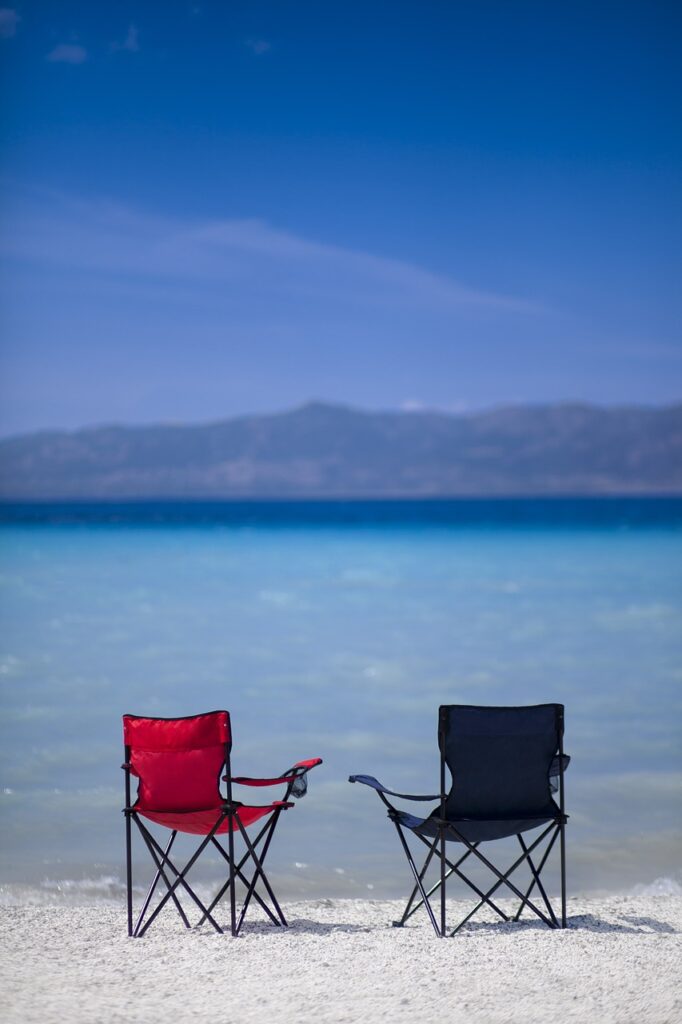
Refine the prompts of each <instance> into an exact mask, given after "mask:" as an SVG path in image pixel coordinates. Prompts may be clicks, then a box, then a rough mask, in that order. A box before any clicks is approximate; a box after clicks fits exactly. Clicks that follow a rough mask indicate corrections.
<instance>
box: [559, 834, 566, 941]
mask: <svg viewBox="0 0 682 1024" xmlns="http://www.w3.org/2000/svg"><path fill="white" fill-rule="evenodd" d="M560 829H561V840H560V842H561V927H562V928H565V927H566V825H565V822H564V821H562V822H561V825H560Z"/></svg>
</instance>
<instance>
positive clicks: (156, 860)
mask: <svg viewBox="0 0 682 1024" xmlns="http://www.w3.org/2000/svg"><path fill="white" fill-rule="evenodd" d="M177 834H178V833H177V831H174V832H171V837H170V839H169V840H168V843H167V845H166V849H165V850H164V851H163V854H162V856H163V859H164V861H165V862H166V863H169V861H168V855H169V854H170V851H171V848H172V846H173V843H174V842H175V837H176V836H177ZM142 838H143V839H144V841H145V843H146V844H147V849H148V850H149V855H150V857H151V858H152V860H153V861H154V863H155V864H156V874H155V875H154V879H153V881H152V884H151V885H150V886H149V890H148V892H147V896H146V898H145V901H144V903H143V905H142V910H141V911H140V913H139V915H138V918H137V922H136V924H135V928H134V931H133V935H137V934H138V932H139V930H140V925H141V924H142V921H143V920H144V915H145V914H146V913H147V908H148V907H149V904H150V902H151V899H152V896H153V895H154V892H155V891H156V886H157V885H158V882H159V879H160V878H163V880H164V882H165V883H166V889H170V887H171V884H170V882H169V881H168V879H167V878H166V874H165V872H164V870H163V866H162V862H161V861H160V860H159V858H158V857H157V855H156V851H155V850H154V847H153V846H152V844H151V843H150V842H149V841H148V840H147V837H146V836H145V835H144V833H143V834H142ZM171 898H172V900H173V903H174V904H175V909H176V910H177V912H178V914H179V915H180V917H181V918H182V921H183V924H184V926H185V928H189V927H190V924H189V921H188V920H187V915H186V914H185V911H184V910H183V909H182V904H181V903H180V900H179V899H178V897H177V896H176V895H175V893H173V895H172V897H171Z"/></svg>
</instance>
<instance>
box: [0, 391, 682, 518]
mask: <svg viewBox="0 0 682 1024" xmlns="http://www.w3.org/2000/svg"><path fill="white" fill-rule="evenodd" d="M662 493H668V494H674V493H677V494H679V493H682V405H675V406H669V407H666V408H639V407H631V408H599V407H594V406H589V405H582V404H562V405H545V406H529V407H508V408H501V409H496V410H491V411H487V412H479V413H475V414H468V415H448V414H444V413H437V412H409V413H408V412H363V411H359V410H356V409H350V408H346V407H342V406H336V405H326V404H323V403H311V404H309V405H305V406H303V407H301V408H299V409H294V410H292V411H290V412H285V413H279V414H276V415H268V416H243V417H239V418H236V419H230V420H225V421H223V422H219V423H209V424H204V425H201V426H165V425H161V426H143V427H125V426H103V427H94V428H88V429H85V430H77V431H74V432H62V431H58V432H57V431H55V432H52V431H50V432H41V433H36V434H28V435H24V436H21V437H12V438H7V439H5V440H2V441H0V498H1V499H3V500H10V499H16V500H31V499H39V500H42V499H55V500H56V499H71V498H73V499H77V498H78V499H98V498H102V499H124V498H245V497H260V498H265V497H273V498H274V497H281V498H289V497H290V498H295V497H301V498H307V497H320V498H331V497H387V498H388V497H402V496H404V497H430V496H433V497H437V496H443V497H445V496H458V495H480V496H483V497H485V496H494V495H561V494H564V495H579V494H585V495H590V494H591V495H595V494H662Z"/></svg>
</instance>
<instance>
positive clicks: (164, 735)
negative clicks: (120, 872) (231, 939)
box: [121, 711, 322, 938]
mask: <svg viewBox="0 0 682 1024" xmlns="http://www.w3.org/2000/svg"><path fill="white" fill-rule="evenodd" d="M123 736H124V745H125V762H124V763H123V765H122V766H121V767H122V768H123V770H124V771H125V798H126V805H125V808H124V814H125V822H126V883H127V904H128V935H130V936H134V937H136V938H139V937H141V936H142V935H144V934H145V932H146V931H147V929H148V928H149V927H150V925H151V924H152V923H153V922H154V921H155V920H156V918H157V917H158V915H159V913H160V912H161V911H162V910H163V908H164V907H165V906H166V905H167V904H168V903H169V901H171V900H172V902H173V904H174V906H175V909H176V910H177V912H178V914H179V915H180V917H181V918H182V921H183V924H184V925H185V927H187V928H189V927H190V924H189V920H188V918H187V915H186V913H185V911H184V909H183V906H182V904H181V902H180V900H179V898H178V897H179V896H180V894H181V893H182V894H184V895H185V896H188V897H189V898H190V899H191V900H192V902H193V903H194V905H195V906H196V907H197V908H198V909H199V911H200V913H201V918H200V920H199V921H198V924H199V925H201V924H203V923H204V921H209V922H210V924H211V925H212V926H213V927H214V928H215V930H216V931H218V932H221V933H222V931H223V929H222V928H221V927H220V925H219V924H218V922H217V921H216V920H215V918H214V916H213V911H214V910H215V908H216V906H217V905H218V903H219V902H220V900H221V899H222V898H223V896H225V894H226V893H227V892H228V890H229V899H230V930H231V932H232V934H233V935H238V934H239V931H240V929H241V927H242V923H243V921H244V917H245V916H246V911H247V910H248V907H249V904H250V903H251V900H253V901H254V902H255V903H257V904H258V906H259V907H260V908H261V910H263V912H264V913H265V914H266V916H267V917H268V918H269V919H270V921H271V922H272V923H273V924H274V925H277V926H278V927H279V926H282V925H283V926H285V927H286V924H287V922H286V918H285V917H284V914H283V913H282V908H281V907H280V905H279V903H278V901H277V897H276V896H275V893H274V891H273V888H272V885H271V884H270V882H269V880H268V877H267V875H266V874H265V869H264V862H265V858H266V856H267V853H268V849H269V847H270V842H271V840H272V837H273V834H274V831H275V827H276V826H277V822H278V821H279V818H280V815H281V813H282V811H286V810H289V808H291V807H293V806H294V805H293V803H292V802H291V801H290V799H289V798H290V797H294V798H299V797H302V796H304V795H305V793H306V790H307V787H308V781H307V774H308V772H309V771H310V770H311V768H314V767H315V766H316V765H318V764H322V761H321V760H320V758H319V757H314V758H310V759H308V760H306V761H298V762H297V763H296V764H295V765H294V766H293V767H292V768H289V769H288V770H287V771H286V772H284V773H283V774H282V775H280V776H277V777H274V776H268V777H264V778H250V777H246V776H234V775H233V774H232V768H231V760H230V753H231V749H232V729H231V724H230V716H229V714H228V712H227V711H209V712H207V713H206V714H202V715H190V716H188V717H185V718H142V717H140V716H138V715H124V716H123ZM223 769H225V770H226V774H225V775H223V777H222V781H223V782H225V792H221V788H220V782H221V773H222V771H223ZM131 777H135V778H136V779H137V780H138V790H137V798H136V800H135V802H134V803H132V802H131V801H132V793H131ZM233 785H241V786H249V787H256V788H261V787H266V786H283V787H284V789H285V792H284V799H283V800H272V801H270V802H269V803H266V804H245V803H242V802H241V801H239V800H235V799H234V796H233V790H232V787H233ZM143 818H144V819H146V821H143V820H142V819H143ZM257 821H261V823H262V824H261V828H260V831H259V832H258V835H257V836H256V837H255V839H253V840H252V839H250V838H249V836H248V834H247V831H246V830H247V828H248V827H249V826H250V825H253V824H255V823H256V822H257ZM133 822H134V823H135V825H136V826H137V831H138V832H139V834H140V836H141V838H142V840H143V842H144V845H145V846H146V848H147V850H148V852H149V855H150V857H151V859H152V861H153V862H154V866H155V868H156V871H155V874H154V878H153V879H152V882H151V885H150V886H149V890H148V892H147V896H146V898H145V900H144V903H143V905H142V909H141V910H140V912H139V914H138V916H137V920H136V921H135V922H134V921H133V876H132V824H133ZM147 822H154V823H155V824H156V825H160V826H163V827H164V828H166V829H168V830H169V831H170V837H169V838H168V841H167V843H166V844H165V847H164V846H162V845H161V843H160V842H159V840H158V839H157V838H156V837H155V836H154V834H153V832H152V831H151V829H150V828H149V825H148V824H147ZM179 832H183V833H186V834H188V835H195V836H198V837H201V842H200V843H199V846H198V847H197V849H196V851H195V852H194V854H193V855H192V857H191V858H190V859H189V860H188V861H187V863H186V864H185V865H184V867H182V868H180V867H178V866H177V865H176V864H175V863H174V862H173V861H172V860H171V857H170V853H171V850H172V848H173V844H174V842H175V839H176V836H177V835H178V833H179ZM219 835H220V836H222V835H227V850H226V849H225V847H224V846H223V845H222V843H220V841H219V839H218V836H219ZM236 835H239V837H240V839H241V841H242V843H243V846H244V848H245V851H246V852H245V853H243V854H242V855H241V856H240V857H239V858H238V856H237V853H236V849H235V836H236ZM259 846H260V849H259ZM206 849H209V851H211V850H217V851H218V853H219V854H220V856H221V858H222V859H223V861H224V862H225V865H226V868H227V870H226V880H225V882H224V884H223V885H222V886H221V888H220V890H219V891H218V893H217V894H216V896H215V897H214V898H213V900H212V901H211V903H210V904H209V906H208V907H207V906H205V905H204V903H203V902H202V901H201V899H200V898H199V897H198V895H197V893H196V892H195V891H194V889H192V887H191V886H190V884H189V882H188V880H187V875H188V872H189V871H190V869H191V868H192V867H193V865H194V864H195V863H196V861H197V860H198V858H199V857H200V856H201V854H202V853H203V852H204V850H206ZM249 870H250V871H251V877H250V878H249V877H248V875H247V871H249ZM237 879H239V880H240V881H241V882H242V883H243V884H244V886H245V889H246V893H245V896H244V899H243V903H242V907H241V912H240V914H239V918H237V904H236V894H235V885H236V881H237ZM160 882H162V883H163V885H164V886H165V890H166V891H165V893H164V894H163V895H162V896H161V898H160V899H159V901H158V903H157V904H156V906H155V907H154V909H153V910H152V911H151V912H150V909H149V908H150V905H151V902H152V898H153V896H154V893H155V891H156V889H157V887H158V885H159V883H160ZM259 888H260V890H261V891H259ZM268 900H269V902H268Z"/></svg>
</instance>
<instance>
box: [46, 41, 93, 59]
mask: <svg viewBox="0 0 682 1024" xmlns="http://www.w3.org/2000/svg"><path fill="white" fill-rule="evenodd" d="M45 59H46V60H49V61H50V62H51V63H53V64H84V63H85V61H86V60H87V59H88V51H87V50H86V49H85V47H84V46H79V45H78V43H59V45H58V46H55V48H54V50H50V52H49V53H48V55H47V57H46V58H45Z"/></svg>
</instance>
